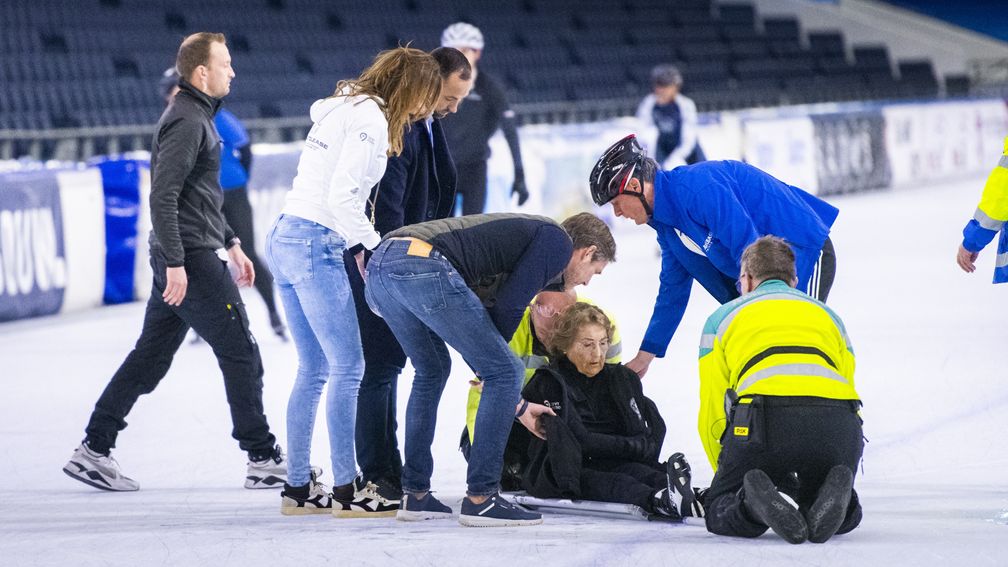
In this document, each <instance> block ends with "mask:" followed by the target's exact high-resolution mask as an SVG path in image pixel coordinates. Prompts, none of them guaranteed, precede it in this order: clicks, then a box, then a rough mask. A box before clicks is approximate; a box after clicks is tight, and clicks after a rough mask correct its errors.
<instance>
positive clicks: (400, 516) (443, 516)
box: [395, 510, 453, 522]
mask: <svg viewBox="0 0 1008 567" xmlns="http://www.w3.org/2000/svg"><path fill="white" fill-rule="evenodd" d="M452 517H453V514H452V513H451V512H412V511H410V510H397V511H396V517H395V519H397V520H399V521H400V522H422V521H424V520H450V519H451V518H452Z"/></svg>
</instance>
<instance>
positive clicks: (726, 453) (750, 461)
mask: <svg viewBox="0 0 1008 567" xmlns="http://www.w3.org/2000/svg"><path fill="white" fill-rule="evenodd" d="M853 404H854V403H853V402H847V401H841V400H826V399H824V398H812V397H786V398H785V397H773V396H757V397H756V399H755V400H754V401H753V403H752V404H739V405H738V406H737V408H736V411H735V412H734V417H733V420H732V423H729V424H728V426H727V428H726V430H725V435H724V437H723V439H722V443H723V448H722V450H721V456H720V457H719V458H718V470H717V473H715V475H714V479H713V480H712V481H711V486H710V489H709V490H707V492H706V494H705V495H704V500H705V502H704V504H705V507H706V509H707V530H708V531H710V532H711V533H715V534H719V535H729V536H740V537H756V536H759V535H760V534H762V533H763V532H765V531H766V530H767V526H765V525H763V524H762V523H760V522H759V521H757V520H755V519H753V518H752V517H751V516H750V515H749V514H748V512H747V511H746V509H745V505H744V499H745V497H744V495H743V494H740V489H741V488H742V481H743V478H744V477H745V474H746V473H747V472H749V471H750V470H753V469H761V470H762V471H763V472H765V473H767V475H768V476H769V477H770V479H771V480H773V482H774V484H776V485H777V486H778V487H781V486H782V484H790V483H791V482H793V478H792V479H791V480H789V479H788V477H789V476H790V475H791V474H792V473H794V474H797V477H798V487H797V489H798V498H797V499H796V501H797V503H798V507H799V509H800V510H801V511H802V512H803V513H805V512H806V511H807V510H808V508H809V507H810V506H811V505H812V503H813V502H815V499H816V496H817V494H818V493H819V487H820V486H822V482H823V479H824V478H825V477H826V475H827V473H829V471H830V469H831V468H833V467H834V466H835V465H844V466H847V467H848V468H850V469H851V471H852V472H855V473H856V472H857V466H858V462H859V461H860V460H861V453H862V451H863V449H864V438H863V436H862V431H861V418H860V417H859V416H858V415H857V413H856V406H855V405H853ZM747 405H748V406H749V408H748V410H746V411H744V412H743V411H739V409H738V408H742V407H743V406H747ZM743 414H748V415H743ZM743 425H747V426H748V427H749V435H748V436H747V437H738V436H735V435H734V434H733V431H734V427H735V426H743ZM860 521H861V505H860V502H859V501H858V498H857V494H856V493H852V494H851V502H850V505H849V506H848V508H847V516H846V518H845V519H844V523H843V524H842V525H841V526H840V529H839V530H838V531H837V533H846V532H849V531H851V530H853V529H854V528H855V527H857V525H858V523H860Z"/></svg>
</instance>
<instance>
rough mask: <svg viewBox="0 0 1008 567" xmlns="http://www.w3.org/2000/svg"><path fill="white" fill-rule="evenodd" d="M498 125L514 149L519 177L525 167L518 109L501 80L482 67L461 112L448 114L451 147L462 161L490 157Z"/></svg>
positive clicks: (447, 129)
mask: <svg viewBox="0 0 1008 567" xmlns="http://www.w3.org/2000/svg"><path fill="white" fill-rule="evenodd" d="M498 128H499V129H500V130H501V131H502V132H503V133H504V139H505V140H506V141H507V144H508V149H509V150H511V159H512V160H513V161H514V169H515V172H516V177H517V176H518V173H517V172H522V171H523V167H522V158H521V150H520V148H519V146H518V129H517V124H516V121H515V113H514V111H513V110H511V108H510V106H509V105H508V101H507V95H505V94H504V89H503V88H502V87H501V85H500V83H498V82H497V80H496V79H495V78H494V77H493V76H492V75H490V74H488V73H487V72H486V71H480V72H479V73H477V74H476V82H475V83H474V84H473V88H472V91H470V92H469V96H467V97H466V98H465V100H464V101H463V102H462V104H460V105H459V107H458V112H456V113H455V114H453V115H451V116H448V117H447V118H445V134H446V135H447V138H448V147H450V148H451V150H452V155H454V156H455V161H456V162H457V163H461V164H470V163H474V162H482V161H486V160H487V158H489V157H490V137H491V136H493V134H494V132H496V131H497V129H498Z"/></svg>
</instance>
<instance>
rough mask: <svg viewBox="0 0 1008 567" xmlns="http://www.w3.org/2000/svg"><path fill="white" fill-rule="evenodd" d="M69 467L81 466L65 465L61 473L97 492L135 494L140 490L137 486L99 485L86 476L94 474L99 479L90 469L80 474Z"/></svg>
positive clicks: (71, 463)
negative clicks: (97, 490)
mask: <svg viewBox="0 0 1008 567" xmlns="http://www.w3.org/2000/svg"><path fill="white" fill-rule="evenodd" d="M71 465H73V466H74V468H80V467H81V466H82V465H78V464H77V463H75V462H72V461H71V462H69V463H67V465H66V466H65V467H63V472H65V473H66V475H67V476H69V477H70V478H72V479H74V480H76V481H79V482H83V483H84V484H86V485H88V486H92V487H94V488H97V489H99V490H105V491H107V492H136V491H137V490H140V485H139V484H133V485H126V486H123V485H118V486H116V485H113V484H102V483H100V482H98V481H96V480H94V479H92V478H91V477H89V476H87V474H88V473H89V472H94V473H95V474H97V475H98V476H99V477H101V474H100V473H98V472H97V471H93V470H92V469H87V468H85V469H84V470H81V471H80V472H78V471H75V470H74V469H72V468H70V467H71ZM101 478H102V480H105V478H104V477H101ZM106 482H107V481H106Z"/></svg>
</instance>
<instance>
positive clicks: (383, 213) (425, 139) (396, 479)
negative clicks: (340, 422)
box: [343, 47, 472, 514]
mask: <svg viewBox="0 0 1008 567" xmlns="http://www.w3.org/2000/svg"><path fill="white" fill-rule="evenodd" d="M431 55H432V56H433V57H434V59H435V60H437V62H438V65H439V66H440V69H441V96H440V98H439V99H438V104H437V106H436V108H435V109H434V114H433V115H432V116H426V117H424V118H421V119H420V120H417V121H416V122H414V123H413V124H411V125H409V126H408V127H407V128H406V132H405V133H404V134H403V151H402V153H401V154H399V155H398V156H391V157H389V160H388V167H387V168H386V169H385V175H384V176H383V177H382V179H381V182H380V183H379V184H378V185H377V186H375V188H374V190H373V191H372V197H371V199H370V202H369V205H368V211H367V212H368V213H369V215H370V217H371V219H373V221H374V226H375V229H376V230H377V231H378V234H388V233H389V232H391V231H393V230H395V229H397V228H401V227H403V226H404V225H408V224H415V223H418V222H424V221H428V220H434V219H441V218H445V217H448V216H451V213H452V208H454V206H455V164H454V163H453V161H452V156H451V153H450V152H449V151H448V144H447V142H446V141H445V136H444V129H443V128H442V127H441V121H442V119H443V118H444V117H445V116H448V115H449V114H452V113H454V112H455V111H456V110H458V107H459V104H460V103H461V102H462V100H463V99H464V98H465V97H466V95H467V94H469V90H470V89H471V88H472V69H471V67H470V66H469V61H468V60H467V59H466V58H465V56H464V55H462V53H461V52H459V51H458V50H457V49H453V48H451V47H439V48H437V49H435V50H434V51H432V52H431ZM351 252H352V250H350V251H347V252H346V253H345V254H344V255H343V257H344V263H345V265H346V271H347V275H348V277H349V278H350V287H351V289H352V290H353V296H354V305H355V306H356V308H357V323H358V325H359V326H360V333H361V343H362V345H363V347H364V377H363V378H362V379H361V384H360V392H359V393H358V396H357V432H356V442H355V448H356V451H357V466H359V467H360V472H361V474H360V475H359V476H358V477H357V478H356V479H355V480H354V482H355V488H356V489H357V495H358V496H363V497H366V498H371V499H374V500H377V501H379V502H380V503H381V505H382V506H383V507H384V508H387V509H388V512H389V513H390V514H395V512H396V509H397V508H398V507H399V500H400V498H402V487H401V485H400V482H401V481H400V477H401V476H402V456H401V455H400V453H399V442H398V439H397V438H396V429H397V424H396V382H397V380H398V377H399V373H400V372H402V369H403V366H405V365H406V354H405V353H403V350H402V347H401V346H399V342H398V341H396V338H395V335H393V334H392V331H391V330H390V329H389V328H388V325H387V324H386V323H385V321H384V320H383V319H382V318H381V317H378V316H377V315H375V314H374V312H372V311H371V309H370V308H369V307H368V306H367V302H366V301H365V300H364V279H363V277H362V276H361V273H360V271H359V270H358V269H357V262H356V261H355V260H354V258H353V254H352V253H351Z"/></svg>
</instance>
